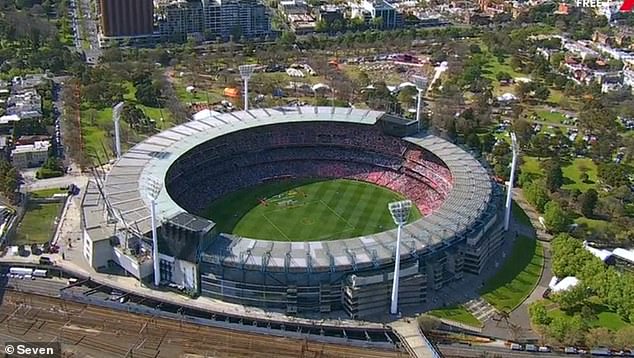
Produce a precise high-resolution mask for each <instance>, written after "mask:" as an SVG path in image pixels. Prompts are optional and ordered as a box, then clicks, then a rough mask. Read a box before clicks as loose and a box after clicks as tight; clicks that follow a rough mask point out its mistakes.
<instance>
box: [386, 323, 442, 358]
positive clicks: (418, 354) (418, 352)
mask: <svg viewBox="0 0 634 358" xmlns="http://www.w3.org/2000/svg"><path fill="white" fill-rule="evenodd" d="M390 327H392V329H393V330H394V332H395V333H396V334H397V335H398V336H399V338H400V339H401V342H402V343H403V344H404V345H405V348H406V349H407V352H409V354H410V356H411V357H412V358H433V357H434V358H435V357H440V354H438V353H437V352H436V349H435V348H434V347H433V346H431V345H430V344H429V341H428V340H427V338H425V336H424V335H423V333H422V332H421V331H420V329H419V328H418V322H417V321H416V320H415V319H411V320H410V319H407V320H399V321H396V322H393V323H391V324H390Z"/></svg>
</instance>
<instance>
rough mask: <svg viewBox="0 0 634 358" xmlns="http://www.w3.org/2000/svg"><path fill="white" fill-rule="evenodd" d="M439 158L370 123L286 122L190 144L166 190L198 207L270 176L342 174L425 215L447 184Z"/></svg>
mask: <svg viewBox="0 0 634 358" xmlns="http://www.w3.org/2000/svg"><path fill="white" fill-rule="evenodd" d="M282 127H283V128H282ZM333 127H335V128H333ZM336 127H342V128H339V129H337V128H336ZM278 128H279V129H280V130H279V131H278ZM273 129H274V130H273ZM441 163H442V162H441V161H440V160H439V159H438V158H436V157H435V156H433V154H431V153H428V152H426V151H424V150H423V149H420V148H417V147H414V146H410V145H408V144H407V143H406V142H403V141H401V140H400V139H398V138H394V137H388V136H386V135H384V134H382V133H381V132H380V131H379V130H378V129H376V128H374V127H371V126H352V127H350V125H348V124H328V125H324V124H315V125H313V126H306V125H305V124H304V126H302V127H299V126H294V125H292V124H285V125H280V126H275V128H273V127H262V128H258V129H256V130H253V131H248V132H238V133H233V134H229V135H227V136H224V137H220V138H217V139H214V140H211V141H210V142H207V143H204V144H202V145H201V146H198V147H196V148H195V149H194V150H192V151H191V152H188V153H186V155H185V156H184V157H183V158H181V159H180V160H178V161H177V162H176V163H174V164H173V165H172V167H171V168H170V170H169V172H168V175H167V189H168V191H169V193H170V195H171V196H172V197H173V198H175V200H176V201H177V202H178V203H179V204H180V205H181V206H182V207H183V208H185V209H186V210H189V211H191V212H194V213H199V212H202V211H204V210H205V209H206V208H207V206H208V204H209V203H210V202H212V201H214V200H216V199H218V198H220V197H221V196H223V195H225V194H227V193H229V192H232V191H235V190H239V189H243V188H247V187H251V186H255V185H258V184H260V183H262V182H265V181H269V180H281V179H288V178H348V179H353V180H360V181H365V182H369V183H373V184H376V185H379V186H384V187H387V188H390V189H391V190H393V191H395V192H398V193H400V194H402V195H403V196H405V197H407V198H409V199H411V200H412V201H413V202H414V203H415V204H416V205H417V207H418V208H419V210H420V211H421V213H422V214H424V215H427V214H429V213H431V212H432V211H434V210H435V209H437V208H438V207H439V206H440V205H441V204H442V202H443V200H444V198H446V196H447V195H448V193H449V191H450V189H451V183H452V177H451V173H450V171H449V169H447V168H446V167H445V166H443V165H442V164H441Z"/></svg>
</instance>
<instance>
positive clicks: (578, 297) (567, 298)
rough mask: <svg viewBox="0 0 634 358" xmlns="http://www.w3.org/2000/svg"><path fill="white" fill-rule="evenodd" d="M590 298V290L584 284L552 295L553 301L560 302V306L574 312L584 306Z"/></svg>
mask: <svg viewBox="0 0 634 358" xmlns="http://www.w3.org/2000/svg"><path fill="white" fill-rule="evenodd" d="M587 298H588V292H587V290H586V289H585V287H584V286H583V285H582V284H577V286H575V287H572V288H569V289H567V290H565V291H563V292H560V293H557V294H556V295H553V296H552V299H553V301H555V302H557V303H558V304H559V308H561V309H562V310H564V311H566V312H572V311H574V310H576V309H577V308H578V307H579V306H582V305H583V304H584V302H585V301H586V299H587Z"/></svg>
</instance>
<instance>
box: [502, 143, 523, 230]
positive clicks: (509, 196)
mask: <svg viewBox="0 0 634 358" xmlns="http://www.w3.org/2000/svg"><path fill="white" fill-rule="evenodd" d="M511 150H512V151H513V160H511V175H510V178H509V184H508V189H507V192H506V207H505V209H506V212H505V215H504V231H508V230H509V223H510V222H511V205H512V202H513V182H514V181H515V169H516V166H517V155H518V152H519V150H518V146H517V137H516V136H515V133H513V132H511Z"/></svg>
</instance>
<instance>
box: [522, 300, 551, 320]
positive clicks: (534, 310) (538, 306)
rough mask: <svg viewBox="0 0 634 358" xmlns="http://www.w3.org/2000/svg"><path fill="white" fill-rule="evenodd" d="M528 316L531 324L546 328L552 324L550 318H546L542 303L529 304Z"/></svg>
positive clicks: (546, 314)
mask: <svg viewBox="0 0 634 358" xmlns="http://www.w3.org/2000/svg"><path fill="white" fill-rule="evenodd" d="M528 314H529V315H530V317H531V323H533V324H535V325H540V326H547V325H549V324H550V322H552V318H550V316H548V310H547V309H546V306H545V305H544V303H543V302H542V301H536V302H533V303H531V305H530V306H529V307H528Z"/></svg>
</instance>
